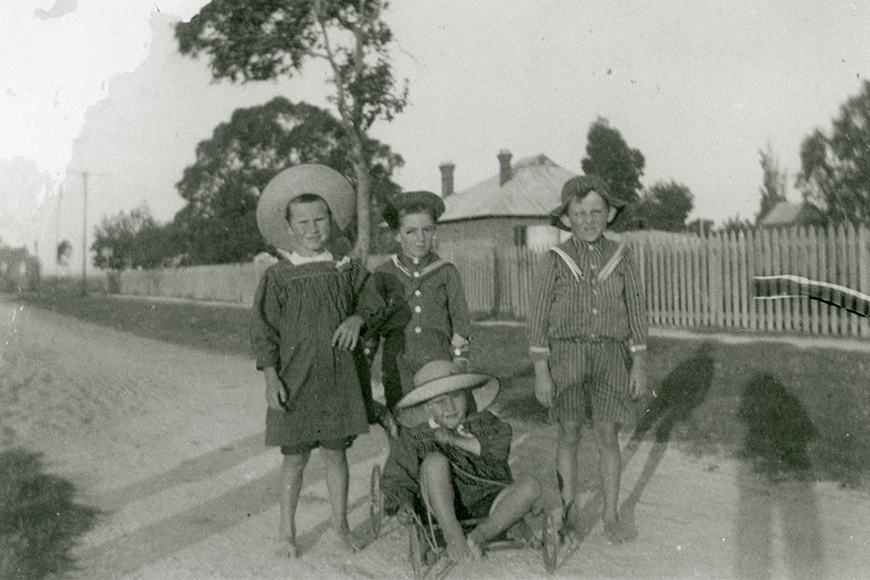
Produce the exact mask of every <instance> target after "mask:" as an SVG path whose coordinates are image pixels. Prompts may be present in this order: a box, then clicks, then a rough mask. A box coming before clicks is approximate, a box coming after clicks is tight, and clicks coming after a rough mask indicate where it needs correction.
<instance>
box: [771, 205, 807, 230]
mask: <svg viewBox="0 0 870 580" xmlns="http://www.w3.org/2000/svg"><path fill="white" fill-rule="evenodd" d="M801 209H802V206H801V204H799V203H791V202H788V201H780V202H779V203H777V204H776V205H775V206H773V208H772V209H771V210H770V211H769V212H767V215H766V216H764V217H763V218H762V219H761V225H763V226H784V225H791V224H793V223H795V221H797V219H798V216H799V215H800V213H801Z"/></svg>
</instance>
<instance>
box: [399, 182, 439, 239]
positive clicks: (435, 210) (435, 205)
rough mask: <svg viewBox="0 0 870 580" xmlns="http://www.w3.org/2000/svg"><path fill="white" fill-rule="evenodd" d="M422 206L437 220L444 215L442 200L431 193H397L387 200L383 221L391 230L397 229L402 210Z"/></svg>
mask: <svg viewBox="0 0 870 580" xmlns="http://www.w3.org/2000/svg"><path fill="white" fill-rule="evenodd" d="M414 206H423V207H425V208H427V209H430V210H432V215H433V216H434V217H435V219H436V220H437V219H438V218H440V217H441V214H443V213H444V209H445V207H444V199H442V198H441V196H440V195H437V194H434V193H432V192H431V191H406V192H403V193H398V194H396V195H394V196H392V197H391V198H390V199H388V200H387V204H386V207H384V221H385V222H387V225H388V226H390V227H391V228H393V229H394V230H395V229H398V228H399V216H400V215H401V213H402V210H403V209H406V208H409V207H414Z"/></svg>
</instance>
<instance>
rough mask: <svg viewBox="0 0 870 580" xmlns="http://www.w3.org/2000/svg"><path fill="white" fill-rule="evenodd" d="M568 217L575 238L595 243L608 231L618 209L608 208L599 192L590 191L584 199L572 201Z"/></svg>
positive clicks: (567, 213) (569, 205) (569, 204)
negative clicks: (608, 226)
mask: <svg viewBox="0 0 870 580" xmlns="http://www.w3.org/2000/svg"><path fill="white" fill-rule="evenodd" d="M566 217H567V218H568V222H569V223H570V225H571V234H572V235H573V236H574V237H575V238H577V239H578V240H583V241H584V242H594V241H595V240H597V239H598V238H599V237H601V234H603V233H604V230H606V229H607V224H608V223H610V220H612V219H613V218H614V217H616V209H615V208H611V207H608V205H607V202H606V201H604V198H603V197H601V196H600V195H599V194H598V192H596V191H590V192H589V193H588V194H586V197H584V198H583V199H581V200H577V199H572V200H571V201H570V202H569V203H568V211H567V212H566Z"/></svg>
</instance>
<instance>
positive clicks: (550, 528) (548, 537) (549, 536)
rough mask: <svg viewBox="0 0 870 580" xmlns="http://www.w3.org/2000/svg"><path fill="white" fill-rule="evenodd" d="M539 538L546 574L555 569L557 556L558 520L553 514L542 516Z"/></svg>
mask: <svg viewBox="0 0 870 580" xmlns="http://www.w3.org/2000/svg"><path fill="white" fill-rule="evenodd" d="M541 540H542V541H541V553H542V554H543V556H544V568H545V569H546V570H547V574H552V573H553V572H555V570H556V562H557V558H558V557H559V522H557V521H556V518H555V517H554V516H553V514H548V515H547V517H546V518H544V524H543V529H542V530H541Z"/></svg>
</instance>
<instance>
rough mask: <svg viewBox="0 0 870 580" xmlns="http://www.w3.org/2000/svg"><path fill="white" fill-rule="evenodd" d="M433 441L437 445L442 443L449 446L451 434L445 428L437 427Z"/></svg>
mask: <svg viewBox="0 0 870 580" xmlns="http://www.w3.org/2000/svg"><path fill="white" fill-rule="evenodd" d="M435 441H437V442H438V443H444V444H446V445H450V443H451V433H450V430H449V429H448V428H447V427H438V428H437V429H435Z"/></svg>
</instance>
